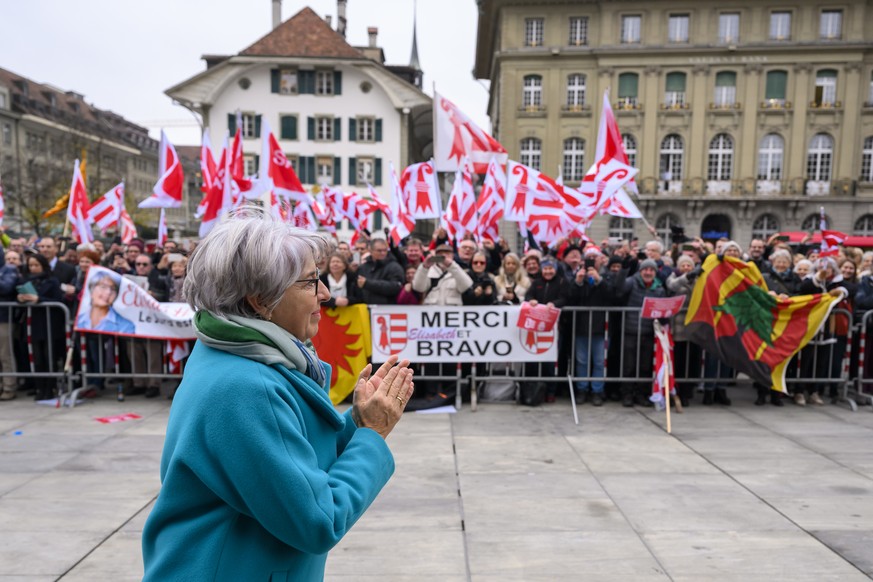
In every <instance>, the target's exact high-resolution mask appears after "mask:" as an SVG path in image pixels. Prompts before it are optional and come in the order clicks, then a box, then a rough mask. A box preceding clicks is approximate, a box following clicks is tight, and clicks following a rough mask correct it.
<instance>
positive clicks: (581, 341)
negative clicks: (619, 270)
mask: <svg viewBox="0 0 873 582" xmlns="http://www.w3.org/2000/svg"><path fill="white" fill-rule="evenodd" d="M597 255H600V253H588V254H586V257H585V260H584V262H583V263H582V265H581V268H579V269H578V270H577V271H576V275H575V277H574V279H573V282H572V283H571V284H570V302H569V305H575V306H579V307H587V308H590V311H588V310H583V311H577V312H576V318H575V319H576V321H575V326H574V329H575V343H574V345H575V353H574V356H575V361H576V370H575V374H574V376H577V377H581V378H584V377H586V376H589V371H590V377H591V378H599V379H597V380H590V381H589V380H580V381H578V382H576V401H577V402H578V403H580V404H581V403H584V402H587V401H589V400H590V401H591V404H593V405H594V406H602V405H603V392H604V387H605V385H606V384H605V380H604V379H603V378H605V376H606V374H605V369H604V355H605V352H604V346H605V334H606V317H607V312H606V311H604V310H603V309H602V308H604V307H609V306H611V305H613V293H612V292H611V290H610V283H609V279H610V278H611V273H609V271H606V272H605V273H604V274H603V275H601V270H600V269H599V268H598V265H597V263H598V261H599V257H598V256H597ZM600 256H603V255H600ZM589 361H590V364H591V365H590V367H589Z"/></svg>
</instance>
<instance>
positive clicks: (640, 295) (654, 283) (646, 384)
mask: <svg viewBox="0 0 873 582" xmlns="http://www.w3.org/2000/svg"><path fill="white" fill-rule="evenodd" d="M657 272H658V264H657V263H656V262H655V261H654V260H652V259H646V260H645V261H643V262H641V263H640V270H639V271H638V272H637V273H636V274H635V275H633V276H632V277H630V278H627V279H625V280H622V279H623V278H622V277H621V276H619V277H618V278H617V279H616V285H615V292H616V295H617V297H618V298H619V301H620V302H623V303H624V305H626V306H627V307H633V308H634V309H632V310H630V311H627V312H625V314H624V326H623V332H624V333H623V338H622V346H623V354H622V356H623V362H624V363H623V366H622V376H624V377H625V378H628V377H639V378H642V379H643V380H642V381H640V382H627V381H625V382H624V383H623V384H622V385H621V403H622V406H633V405H634V404H637V405H638V406H652V403H651V401H650V400H649V395H650V394H651V391H652V378H653V376H652V350H653V348H654V345H655V339H654V338H655V331H654V328H653V326H652V322H651V321H648V320H643V319H641V317H640V315H641V311H642V310H641V308H642V306H643V300H644V299H645V298H646V297H664V296H665V295H666V293H665V290H664V286H663V285H662V284H661V280H660V279H658V278H657Z"/></svg>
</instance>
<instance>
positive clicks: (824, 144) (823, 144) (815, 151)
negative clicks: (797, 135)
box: [806, 133, 834, 182]
mask: <svg viewBox="0 0 873 582" xmlns="http://www.w3.org/2000/svg"><path fill="white" fill-rule="evenodd" d="M833 156H834V139H833V138H832V137H831V136H829V135H828V134H826V133H819V134H816V135H815V136H813V138H812V141H810V143H809V151H808V152H807V155H806V178H807V179H808V180H812V181H813V182H827V181H828V180H830V179H831V162H832V160H833Z"/></svg>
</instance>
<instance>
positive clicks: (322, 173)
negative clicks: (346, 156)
mask: <svg viewBox="0 0 873 582" xmlns="http://www.w3.org/2000/svg"><path fill="white" fill-rule="evenodd" d="M315 175H316V176H317V177H318V183H319V184H333V158H332V157H330V156H319V157H317V158H316V159H315Z"/></svg>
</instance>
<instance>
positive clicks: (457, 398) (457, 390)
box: [455, 362, 464, 411]
mask: <svg viewBox="0 0 873 582" xmlns="http://www.w3.org/2000/svg"><path fill="white" fill-rule="evenodd" d="M463 381H464V379H463V378H461V362H458V365H457V367H456V368H455V408H456V409H457V410H458V411H460V410H461V403H462V401H463V396H462V394H461V385H462V384H463Z"/></svg>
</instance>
